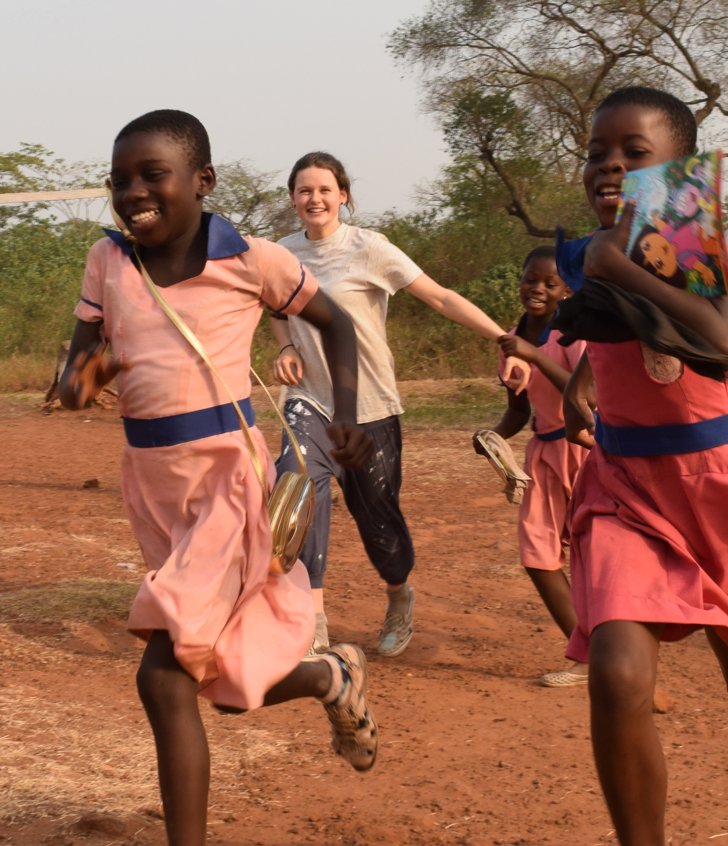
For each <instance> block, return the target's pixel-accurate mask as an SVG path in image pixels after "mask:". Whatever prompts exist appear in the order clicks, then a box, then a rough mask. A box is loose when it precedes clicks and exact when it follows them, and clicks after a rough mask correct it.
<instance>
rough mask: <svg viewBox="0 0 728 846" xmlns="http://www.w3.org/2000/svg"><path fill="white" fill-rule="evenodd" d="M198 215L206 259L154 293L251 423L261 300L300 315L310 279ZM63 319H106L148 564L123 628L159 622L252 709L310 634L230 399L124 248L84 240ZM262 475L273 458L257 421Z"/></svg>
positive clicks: (304, 598) (134, 510) (278, 253)
mask: <svg viewBox="0 0 728 846" xmlns="http://www.w3.org/2000/svg"><path fill="white" fill-rule="evenodd" d="M207 222H208V224H209V238H208V261H207V264H206V265H205V268H204V270H203V272H202V273H201V274H200V275H199V276H197V277H195V278H192V279H186V280H184V281H182V282H178V283H177V284H175V285H171V286H169V287H166V288H163V289H161V290H162V294H163V296H164V297H165V298H166V299H167V301H168V302H169V303H170V304H171V305H172V307H173V308H174V309H175V310H177V312H178V313H179V314H180V315H181V316H182V318H183V319H184V320H185V322H187V324H188V325H189V326H190V327H191V329H192V330H193V331H194V332H195V334H196V335H197V337H198V338H199V339H200V341H201V342H202V345H203V346H204V347H205V349H206V350H207V352H208V354H209V356H210V358H211V359H212V361H213V362H214V363H215V365H216V366H217V368H218V369H219V370H220V371H221V373H222V375H223V377H224V378H225V380H226V381H227V383H228V385H230V387H231V389H232V390H233V392H234V394H235V396H236V397H239V398H240V399H241V400H244V402H243V403H241V405H242V406H243V407H244V410H245V412H246V415H250V416H249V420H250V422H251V423H252V422H253V417H252V410H251V409H250V406H249V401H248V397H249V395H250V387H251V386H250V376H249V366H250V347H251V343H252V339H253V333H254V331H255V328H256V326H257V324H258V321H259V319H260V316H261V313H262V310H263V304H264V303H265V304H267V305H269V306H270V307H271V308H272V309H274V310H279V311H281V312H285V313H289V314H297V313H298V312H300V310H301V309H302V308H303V307H304V306H305V305H306V303H307V302H308V301H309V300H310V299H311V297H312V296H313V294H314V293H315V292H316V290H317V287H318V286H317V283H316V280H315V279H314V278H313V277H312V276H310V274H305V273H304V272H303V270H302V268H301V265H300V262H299V261H298V260H297V259H295V258H294V257H293V256H292V255H291V254H290V253H289V252H288V251H287V250H285V249H284V248H282V247H280V246H278V245H277V244H272V243H270V242H267V241H263V240H260V239H254V238H251V239H247V240H245V241H244V240H243V239H241V238H240V236H239V235H237V233H236V232H235V230H234V229H233V228H232V226H230V225H229V224H226V222H224V221H222V220H221V219H220V218H214V217H213V218H212V219H209V217H208V218H207ZM75 313H76V316H77V317H78V318H79V319H80V320H84V321H88V322H96V321H102V322H103V333H104V335H105V337H106V338H107V339H108V340H109V342H110V343H111V346H112V348H113V351H114V354H115V355H116V356H117V357H118V358H120V359H121V360H122V361H126V362H127V363H128V364H129V365H130V368H129V370H127V371H124V372H122V373H120V374H119V377H118V385H119V401H120V406H121V412H122V415H123V418H124V425H125V430H126V433H127V439H128V444H127V446H126V447H125V449H124V453H123V457H122V470H121V473H122V491H123V495H124V501H125V504H126V508H127V511H128V515H129V519H130V522H131V525H132V528H133V530H134V533H135V535H136V537H137V540H138V542H139V545H140V548H141V551H142V553H143V556H144V559H145V561H146V564H147V567H148V573H147V575H146V578H145V580H144V582H143V584H142V585H141V587H140V590H139V593H138V595H137V597H136V598H135V600H134V603H133V605H132V608H131V612H130V615H129V621H128V626H129V628H130V629H131V631H133V632H134V633H136V634H138V635H139V636H141V637H143V638H148V637H149V635H150V634H151V632H152V631H153V630H155V629H162V630H166V631H168V632H169V634H170V637H171V639H172V641H173V642H174V649H175V656H176V658H177V660H178V661H179V662H180V664H181V665H182V666H183V667H184V668H185V670H187V672H188V673H189V674H190V675H191V676H192V677H193V678H195V679H196V680H197V681H198V683H199V685H200V691H201V693H202V694H203V695H205V696H206V697H208V698H210V699H211V700H213V701H214V702H215V703H216V704H220V705H228V706H234V707H237V708H244V709H249V708H255V707H258V706H260V705H261V704H262V702H263V697H264V695H265V693H266V691H267V690H269V689H270V687H272V686H273V685H274V684H275V683H276V682H278V681H280V680H281V679H282V678H284V677H285V676H286V675H287V674H288V673H289V672H290V671H291V670H292V669H293V668H294V667H295V666H296V665H297V664H298V662H299V660H300V659H301V658H302V657H303V655H304V654H305V653H306V650H307V648H308V646H309V644H310V642H311V638H312V637H313V628H314V613H313V604H312V599H311V594H310V586H309V582H308V574H307V573H306V569H305V568H304V566H303V565H302V564H301V563H300V562H297V564H296V565H295V566H294V568H293V570H292V571H291V573H290V574H289V575H286V576H279V577H273V576H269V574H268V567H269V564H270V559H271V538H270V526H269V522H268V511H267V504H266V496H264V494H263V490H262V488H261V485H260V482H259V479H258V477H257V475H256V473H255V470H254V468H253V466H252V463H251V459H250V454H249V452H248V448H247V446H246V443H245V440H244V436H243V434H242V432H241V431H240V426H239V423H238V422H237V417H236V416H235V414H234V411H232V413H231V410H232V404H231V403H230V400H229V397H228V395H227V394H226V393H224V390H223V389H222V388H221V387H220V386H219V385H218V384H217V383H216V380H215V378H214V377H213V376H212V374H211V373H210V372H209V370H208V368H207V366H206V365H205V364H204V363H203V362H202V361H201V360H200V359H199V358H198V356H197V354H196V353H194V352H193V351H192V349H191V347H190V346H189V345H188V342H187V341H186V340H184V338H183V337H182V336H181V335H180V333H179V331H178V330H177V329H176V328H175V327H174V326H173V325H172V323H171V322H170V321H169V319H168V318H167V317H166V315H165V314H164V313H163V312H162V311H161V308H160V306H159V304H158V303H157V302H156V300H155V299H154V298H153V297H152V294H151V293H150V291H149V290H148V289H147V287H146V284H145V283H144V281H143V279H142V277H141V275H140V274H139V272H138V271H137V269H136V267H135V266H134V265H133V263H132V261H131V259H130V257H129V255H128V251H127V250H126V248H125V245H124V244H123V243H121V244H117V243H114V242H113V241H112V240H111V238H106V239H103V240H101V241H99V242H97V243H96V244H95V245H94V246H93V247H92V248H91V250H90V252H89V256H88V261H87V266H86V273H85V276H84V280H83V288H82V298H81V301H80V302H79V304H78V306H77V308H76V311H75ZM252 434H253V437H254V438H255V439H256V443H257V447H258V451H259V454H260V455H261V456H262V458H263V461H264V462H265V464H266V473H267V475H268V480H269V483H272V481H273V479H274V476H275V471H274V467H273V462H272V459H271V457H270V455H269V453H268V450H267V448H266V446H265V443H264V441H263V438H262V435H261V434H260V432H259V430H258V429H257V428H255V427H253V429H252Z"/></svg>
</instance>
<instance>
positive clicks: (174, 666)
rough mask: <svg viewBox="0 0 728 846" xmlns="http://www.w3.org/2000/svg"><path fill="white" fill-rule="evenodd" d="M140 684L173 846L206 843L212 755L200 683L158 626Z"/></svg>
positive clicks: (168, 830)
mask: <svg viewBox="0 0 728 846" xmlns="http://www.w3.org/2000/svg"><path fill="white" fill-rule="evenodd" d="M137 688H138V690H139V696H140V698H141V701H142V704H143V705H144V709H145V711H146V713H147V717H148V718H149V722H150V724H151V727H152V731H153V733H154V741H155V744H156V748H157V767H158V771H159V787H160V792H161V795H162V805H163V807H164V821H165V825H166V827H167V839H168V842H169V846H203V844H204V843H205V831H206V826H207V795H208V788H209V782H210V754H209V750H208V747H207V738H206V736H205V729H204V727H203V725H202V720H201V719H200V712H199V707H198V702H197V682H195V680H194V679H193V678H191V677H190V676H188V675H187V673H186V672H185V671H184V670H183V669H182V667H181V666H180V665H179V664H178V663H177V661H176V659H175V657H174V649H173V645H172V642H171V641H170V639H169V635H168V634H167V632H165V631H156V632H154V633H153V634H152V637H151V640H150V641H149V644H148V645H147V648H146V650H145V652H144V656H143V657H142V661H141V664H140V666H139V671H138V673H137Z"/></svg>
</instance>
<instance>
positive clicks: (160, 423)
mask: <svg viewBox="0 0 728 846" xmlns="http://www.w3.org/2000/svg"><path fill="white" fill-rule="evenodd" d="M238 406H239V407H240V410H241V411H242V412H243V416H244V417H245V420H246V422H247V424H248V426H254V425H255V413H254V412H253V407H252V405H251V404H250V399H249V398H248V397H246V398H245V399H241V400H238ZM122 419H123V421H124V431H125V432H126V439H127V441H128V443H129V446H133V447H139V448H141V449H146V448H148V447H166V446H174V445H175V444H183V443H186V442H187V441H199V440H200V439H201V438H210V437H212V436H213V435H222V434H223V433H224V432H234V431H235V430H236V429H239V428H240V421H239V420H238V415H237V414H236V413H235V408H234V406H233V404H232V403H231V402H229V403H227V404H226V405H213V406H211V407H210V408H200V409H199V410H197V411H188V412H186V413H185V414H172V415H170V416H169V417H155V418H153V419H151V420H142V419H139V418H136V417H124V418H122Z"/></svg>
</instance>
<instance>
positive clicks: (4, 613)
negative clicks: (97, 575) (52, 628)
mask: <svg viewBox="0 0 728 846" xmlns="http://www.w3.org/2000/svg"><path fill="white" fill-rule="evenodd" d="M137 590H138V585H136V584H133V583H128V582H118V581H108V580H102V579H69V580H68V581H63V582H56V583H55V584H52V585H43V586H42V587H38V588H21V589H19V590H13V591H7V592H5V593H3V594H0V618H2V619H3V620H4V621H5V622H9V623H38V624H42V625H59V624H62V623H64V622H86V623H98V622H101V621H104V620H114V619H123V618H125V617H126V615H127V613H128V611H129V606H130V605H131V600H132V599H133V597H134V594H135V593H136V591H137Z"/></svg>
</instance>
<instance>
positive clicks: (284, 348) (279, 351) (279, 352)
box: [278, 344, 296, 355]
mask: <svg viewBox="0 0 728 846" xmlns="http://www.w3.org/2000/svg"><path fill="white" fill-rule="evenodd" d="M288 347H293V349H294V350H295V349H296V345H295V344H286V345H285V346H284V347H281V348H280V349H279V350H278V355H280V354H281V353H282V352H283V350H287V349H288Z"/></svg>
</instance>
